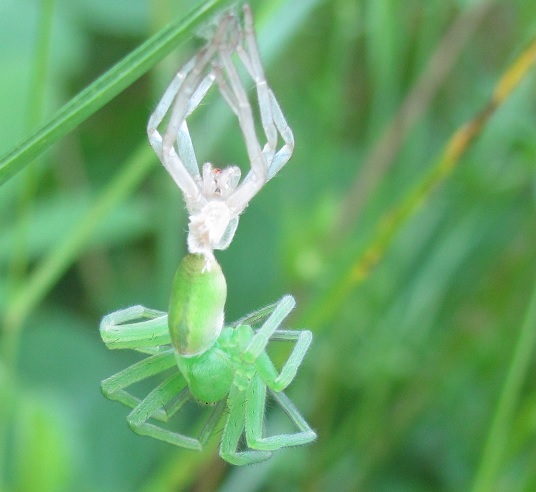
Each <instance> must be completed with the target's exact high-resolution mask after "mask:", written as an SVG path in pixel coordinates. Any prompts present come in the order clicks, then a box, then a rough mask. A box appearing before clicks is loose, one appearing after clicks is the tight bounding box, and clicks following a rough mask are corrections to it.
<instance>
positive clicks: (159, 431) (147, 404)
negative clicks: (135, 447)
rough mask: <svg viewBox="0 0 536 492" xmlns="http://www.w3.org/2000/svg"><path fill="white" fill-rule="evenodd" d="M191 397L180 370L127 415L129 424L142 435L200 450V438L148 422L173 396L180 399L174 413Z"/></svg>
mask: <svg viewBox="0 0 536 492" xmlns="http://www.w3.org/2000/svg"><path fill="white" fill-rule="evenodd" d="M177 395H178V396H177ZM191 397H192V396H191V394H190V391H189V390H188V388H187V387H186V380H185V379H184V377H183V376H182V374H181V373H180V372H177V373H176V374H174V375H173V376H170V377H169V378H168V379H166V380H165V381H163V382H162V383H161V384H159V385H158V386H157V387H156V388H155V389H154V390H153V391H151V392H150V393H149V394H148V395H147V396H146V397H145V398H144V399H143V400H142V401H141V402H140V403H139V405H137V406H136V408H134V410H132V412H130V414H129V415H128V417H127V420H128V424H129V425H130V427H131V429H132V430H133V431H134V432H136V433H137V434H140V435H142V436H149V437H153V438H155V439H160V440H161V441H165V442H168V443H170V444H174V445H175V446H180V447H182V448H187V449H193V450H196V451H200V450H201V449H202V448H203V445H202V443H201V442H200V441H199V440H198V439H195V438H193V437H188V436H184V435H182V434H179V433H177V432H173V431H171V430H167V429H163V428H162V427H159V426H157V425H155V424H150V423H148V422H147V420H149V419H150V418H152V417H155V416H156V415H158V413H159V412H160V411H161V409H162V408H164V407H165V406H166V405H167V404H168V403H169V402H170V401H171V400H172V399H173V398H176V399H177V401H178V403H177V401H176V402H175V404H174V412H173V413H175V412H177V411H178V410H179V409H180V408H181V407H182V406H183V405H184V404H185V403H186V402H187V401H188V400H190V399H191Z"/></svg>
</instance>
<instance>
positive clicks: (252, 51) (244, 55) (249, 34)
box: [237, 5, 277, 160]
mask: <svg viewBox="0 0 536 492" xmlns="http://www.w3.org/2000/svg"><path fill="white" fill-rule="evenodd" d="M244 39H245V43H246V50H244V48H243V47H242V46H237V53H238V56H239V57H240V59H241V60H242V63H243V64H244V66H245V67H246V69H247V71H248V72H249V74H250V76H251V78H252V79H253V80H254V82H255V87H256V88H257V97H258V100H259V110H260V115H261V122H262V127H263V129H264V133H265V134H266V138H267V140H268V142H267V144H266V145H267V147H268V149H270V151H271V152H266V153H265V155H266V156H267V159H268V160H271V158H272V156H273V155H274V153H275V148H276V145H277V130H276V127H275V125H274V119H273V117H272V111H271V108H270V105H271V103H270V92H271V91H270V89H269V87H268V83H267V82H266V78H265V76H264V69H263V67H262V63H261V57H260V54H259V48H258V46H257V39H256V37H255V30H254V27H253V15H252V13H251V8H250V7H249V5H244ZM248 55H249V56H248Z"/></svg>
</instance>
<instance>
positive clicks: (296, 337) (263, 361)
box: [255, 330, 313, 392]
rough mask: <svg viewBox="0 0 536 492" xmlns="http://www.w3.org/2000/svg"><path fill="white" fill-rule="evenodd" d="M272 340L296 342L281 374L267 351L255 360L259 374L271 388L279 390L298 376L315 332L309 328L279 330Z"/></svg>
mask: <svg viewBox="0 0 536 492" xmlns="http://www.w3.org/2000/svg"><path fill="white" fill-rule="evenodd" d="M270 340H272V341H285V342H287V341H288V342H293V341H295V342H296V344H295V345H294V348H293V349H292V352H291V353H290V356H289V358H288V359H287V361H286V362H285V364H284V365H283V367H282V368H281V371H280V372H279V374H278V373H277V370H276V368H275V366H274V364H273V362H272V361H271V360H270V357H268V354H267V353H266V352H263V353H261V354H260V355H259V357H258V358H257V360H256V361H255V368H256V369H257V373H258V374H259V376H261V378H262V379H263V380H264V381H265V383H266V384H267V385H268V387H269V388H270V389H271V390H273V391H276V392H279V391H282V390H284V389H285V388H286V387H287V386H288V385H289V384H290V383H291V382H292V381H293V379H294V378H295V377H296V373H297V372H298V369H299V367H300V365H301V363H302V361H303V358H304V357H305V354H306V353H307V350H309V346H310V345H311V342H312V341H313V334H312V333H311V332H310V331H309V330H277V331H275V332H274V333H273V335H272V336H271V337H270Z"/></svg>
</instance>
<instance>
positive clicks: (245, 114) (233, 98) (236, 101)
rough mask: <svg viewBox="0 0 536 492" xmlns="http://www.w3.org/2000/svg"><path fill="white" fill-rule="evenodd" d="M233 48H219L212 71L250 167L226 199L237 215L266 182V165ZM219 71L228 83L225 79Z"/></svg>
mask: <svg viewBox="0 0 536 492" xmlns="http://www.w3.org/2000/svg"><path fill="white" fill-rule="evenodd" d="M235 49H238V48H233V50H230V49H229V47H227V46H222V47H221V48H220V50H219V63H221V68H220V66H219V64H216V63H214V64H213V70H214V73H215V75H216V83H217V84H218V87H219V89H220V92H221V94H222V95H223V97H224V98H225V100H226V101H227V103H228V104H229V106H230V107H231V109H232V110H233V112H234V113H235V114H236V115H237V117H238V123H239V125H240V129H241V130H242V134H243V135H244V140H245V143H246V151H247V154H248V158H249V161H250V165H251V171H250V172H249V173H248V175H247V176H246V178H245V179H244V180H243V181H242V183H241V184H240V185H239V186H238V187H237V189H236V190H235V191H234V193H233V194H232V195H231V196H230V197H229V198H228V199H227V204H228V206H229V208H230V209H232V210H235V211H236V212H237V213H240V212H241V211H242V210H244V208H246V206H247V204H248V203H249V201H250V200H251V199H252V198H253V197H254V196H255V195H256V194H257V192H258V191H259V190H260V189H261V188H262V186H263V185H264V184H265V183H266V175H267V171H268V162H267V160H266V157H265V155H264V154H263V152H262V149H261V146H260V143H259V140H258V137H257V134H256V131H255V121H254V118H253V111H252V109H251V105H250V103H249V100H248V97H247V94H246V91H245V89H244V87H243V85H242V82H241V81H240V77H239V75H238V71H237V69H236V67H235V66H234V64H233V61H232V58H231V55H232V53H233V51H234V50H235ZM222 69H223V71H224V72H225V74H226V76H227V79H228V80H225V78H224V76H223V71H222Z"/></svg>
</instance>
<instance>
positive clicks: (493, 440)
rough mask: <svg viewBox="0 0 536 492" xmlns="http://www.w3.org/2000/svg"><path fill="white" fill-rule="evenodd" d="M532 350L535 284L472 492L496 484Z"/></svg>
mask: <svg viewBox="0 0 536 492" xmlns="http://www.w3.org/2000/svg"><path fill="white" fill-rule="evenodd" d="M535 347H536V283H535V285H534V289H533V292H532V296H531V299H530V302H529V307H528V309H527V312H526V314H525V319H524V321H523V325H522V327H521V332H520V334H519V338H518V340H517V344H516V347H515V350H514V355H513V357H512V362H511V364H510V368H509V370H508V374H507V376H506V381H505V382H504V386H503V388H502V391H501V395H500V397H499V402H498V404H497V408H496V410H495V415H494V417H493V421H492V424H491V428H490V430H489V434H488V438H487V441H486V443H485V446H484V450H483V454H482V459H481V461H480V465H479V467H478V470H477V474H476V478H475V483H474V485H473V489H472V490H473V492H488V491H489V490H492V489H493V485H494V484H496V483H497V477H498V475H499V474H500V472H501V459H502V457H503V453H504V451H505V448H506V446H507V445H508V437H509V434H510V430H511V427H512V419H513V416H514V411H515V408H516V406H517V404H518V403H519V399H520V394H521V392H522V388H523V383H524V381H525V379H526V377H527V372H528V371H529V368H530V364H531V358H532V355H533V353H534V349H535ZM527 490H528V489H527Z"/></svg>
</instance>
